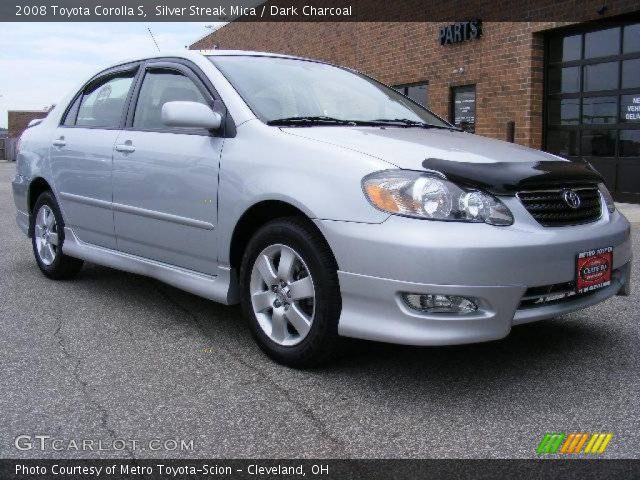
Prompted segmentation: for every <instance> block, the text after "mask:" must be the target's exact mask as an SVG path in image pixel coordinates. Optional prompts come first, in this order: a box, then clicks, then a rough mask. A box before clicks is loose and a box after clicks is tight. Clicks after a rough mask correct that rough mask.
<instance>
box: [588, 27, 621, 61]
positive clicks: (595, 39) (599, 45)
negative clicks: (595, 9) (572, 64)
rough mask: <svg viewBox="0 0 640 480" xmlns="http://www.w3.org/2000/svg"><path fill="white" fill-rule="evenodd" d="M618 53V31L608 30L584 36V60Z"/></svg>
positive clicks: (617, 29) (615, 29) (614, 29)
mask: <svg viewBox="0 0 640 480" xmlns="http://www.w3.org/2000/svg"><path fill="white" fill-rule="evenodd" d="M618 53H620V29H619V28H609V29H608V30H598V31H597V32H590V33H587V34H585V36H584V58H596V57H604V56H606V55H617V54H618Z"/></svg>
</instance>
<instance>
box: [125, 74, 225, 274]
mask: <svg viewBox="0 0 640 480" xmlns="http://www.w3.org/2000/svg"><path fill="white" fill-rule="evenodd" d="M170 101H194V102H201V103H204V104H206V105H210V106H214V99H213V98H212V96H211V94H210V93H209V92H208V91H207V89H206V88H205V87H204V85H203V84H202V83H201V82H200V81H199V79H198V78H197V77H196V76H195V75H194V74H193V72H191V71H190V70H189V69H188V68H187V67H185V66H184V65H179V64H172V63H166V62H162V63H159V62H158V63H153V62H151V63H148V64H147V65H146V66H145V72H144V76H143V77H142V80H141V82H140V83H139V85H138V87H137V93H136V94H135V95H134V100H133V102H132V104H131V105H132V106H131V112H130V114H129V118H128V120H127V127H126V128H125V129H124V130H123V131H122V132H121V134H120V135H119V136H118V139H117V141H116V145H115V151H114V165H113V167H114V168H113V209H114V222H115V232H116V237H117V244H118V249H119V250H120V251H122V252H126V253H130V254H133V255H136V256H140V257H144V258H147V259H151V260H155V261H158V262H162V263H164V264H169V265H173V266H178V267H182V268H186V269H189V270H195V271H197V272H201V273H205V274H214V273H215V271H216V266H217V255H216V232H215V228H216V224H217V191H218V170H219V165H220V154H221V151H222V144H223V140H224V139H223V138H221V137H217V136H215V135H213V134H212V133H211V132H209V131H206V130H204V129H192V128H169V127H166V126H164V125H163V123H162V120H161V111H162V106H163V105H164V104H165V103H166V102H170Z"/></svg>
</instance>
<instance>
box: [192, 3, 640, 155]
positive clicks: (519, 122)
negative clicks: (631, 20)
mask: <svg viewBox="0 0 640 480" xmlns="http://www.w3.org/2000/svg"><path fill="white" fill-rule="evenodd" d="M545 2H546V5H545ZM610 3H611V6H610V7H609V11H608V12H609V13H610V14H616V15H617V14H620V13H626V12H630V11H633V10H638V6H637V3H635V2H625V1H621V0H618V1H617V2H615V3H613V2H610ZM498 5H499V4H498ZM601 5H602V0H597V1H592V0H583V1H580V2H578V3H576V1H574V0H564V1H562V0H556V1H552V0H542V1H541V2H537V3H536V8H537V10H536V11H535V12H529V16H535V17H537V18H545V17H544V15H545V14H546V12H547V10H548V11H553V12H554V16H553V18H559V15H560V14H561V13H562V12H565V13H566V12H575V11H579V12H582V13H579V14H580V15H583V16H584V19H597V18H599V15H598V14H597V13H596V10H597V8H598V7H600V6H601ZM545 8H546V9H547V10H545ZM578 8H579V10H576V9H578ZM550 9H553V10H550ZM525 14H526V12H525ZM523 15H524V14H523ZM452 16H453V17H454V18H457V17H455V15H452ZM479 17H480V18H482V16H479ZM465 18H467V17H465ZM468 18H470V17H468ZM448 23H451V22H422V23H407V22H402V23H383V22H380V23H365V22H360V23H347V22H344V23H310V22H304V23H302V22H289V23H253V22H235V23H230V24H228V25H226V26H224V27H223V28H221V29H219V30H218V31H216V32H214V33H212V34H210V35H208V36H206V37H204V38H203V39H201V40H199V41H198V42H196V43H194V44H193V45H192V46H191V48H193V49H208V48H212V47H213V45H217V46H218V48H220V49H240V50H262V51H270V52H278V53H287V54H293V55H300V56H305V57H311V58H317V59H321V60H326V61H330V62H333V63H336V64H340V65H345V66H349V67H352V68H355V69H357V70H359V71H361V72H364V73H366V74H369V75H371V76H373V77H375V78H377V79H379V80H381V81H382V82H384V83H386V84H389V85H397V84H404V83H413V82H423V81H428V83H429V108H430V109H431V110H433V111H434V112H436V113H437V114H439V115H441V116H443V117H445V118H450V102H451V98H450V97H451V87H453V86H457V85H467V84H475V85H476V133H478V134H480V135H486V136H490V137H494V138H500V139H505V138H506V129H507V122H508V121H511V120H512V121H514V122H515V124H516V142H518V143H521V144H523V145H528V146H532V147H536V148H540V147H541V146H542V109H543V78H544V32H545V31H546V30H549V29H552V28H558V27H562V26H565V25H568V24H569V22H564V23H560V22H490V21H484V22H483V36H482V38H480V39H478V40H471V41H467V42H463V43H459V44H454V45H446V46H441V45H440V43H439V41H438V32H439V29H440V27H441V26H443V25H446V24H448ZM460 67H462V68H463V69H464V71H463V72H459V71H457V70H458V69H460ZM454 70H456V71H455V72H454Z"/></svg>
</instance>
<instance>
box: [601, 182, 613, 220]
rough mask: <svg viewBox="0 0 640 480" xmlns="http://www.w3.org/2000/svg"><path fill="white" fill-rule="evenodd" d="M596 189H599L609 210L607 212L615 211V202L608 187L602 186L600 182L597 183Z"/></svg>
mask: <svg viewBox="0 0 640 480" xmlns="http://www.w3.org/2000/svg"><path fill="white" fill-rule="evenodd" d="M598 190H600V194H601V195H602V199H603V200H604V203H605V204H606V205H607V210H609V213H613V212H615V211H616V204H615V203H614V201H613V197H612V196H611V194H610V193H609V189H607V187H605V186H604V183H600V184H598Z"/></svg>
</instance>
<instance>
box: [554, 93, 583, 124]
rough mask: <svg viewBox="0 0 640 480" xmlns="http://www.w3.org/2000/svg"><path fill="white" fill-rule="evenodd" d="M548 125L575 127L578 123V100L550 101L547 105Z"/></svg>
mask: <svg viewBox="0 0 640 480" xmlns="http://www.w3.org/2000/svg"><path fill="white" fill-rule="evenodd" d="M548 107H549V108H548V112H549V117H548V118H549V125H577V124H578V123H580V99H579V98H563V99H555V98H554V99H551V100H549V103H548Z"/></svg>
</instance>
